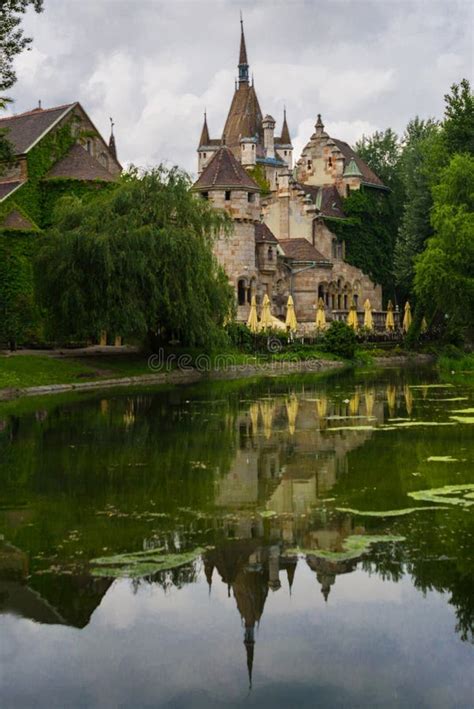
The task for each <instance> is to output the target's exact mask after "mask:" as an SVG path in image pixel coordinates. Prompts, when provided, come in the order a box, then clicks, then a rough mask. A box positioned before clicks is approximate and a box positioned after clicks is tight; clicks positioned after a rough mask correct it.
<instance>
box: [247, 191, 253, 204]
mask: <svg viewBox="0 0 474 709" xmlns="http://www.w3.org/2000/svg"><path fill="white" fill-rule="evenodd" d="M247 200H248V201H249V202H255V195H254V193H253V192H248V193H247Z"/></svg>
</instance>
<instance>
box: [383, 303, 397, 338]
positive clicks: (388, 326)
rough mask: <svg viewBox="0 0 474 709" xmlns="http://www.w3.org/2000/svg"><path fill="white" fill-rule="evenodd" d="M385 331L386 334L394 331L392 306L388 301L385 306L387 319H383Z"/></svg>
mask: <svg viewBox="0 0 474 709" xmlns="http://www.w3.org/2000/svg"><path fill="white" fill-rule="evenodd" d="M385 329H386V330H387V331H388V332H393V331H394V330H395V321H394V319H393V304H392V301H391V300H389V301H388V304H387V317H386V318H385Z"/></svg>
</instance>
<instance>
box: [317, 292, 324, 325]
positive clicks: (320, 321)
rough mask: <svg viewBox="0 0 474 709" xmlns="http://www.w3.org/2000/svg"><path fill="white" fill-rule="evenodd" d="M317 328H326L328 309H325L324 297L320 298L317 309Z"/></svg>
mask: <svg viewBox="0 0 474 709" xmlns="http://www.w3.org/2000/svg"><path fill="white" fill-rule="evenodd" d="M316 329H317V330H325V329H326V311H325V309H324V300H323V299H322V298H320V299H319V300H318V308H317V310H316Z"/></svg>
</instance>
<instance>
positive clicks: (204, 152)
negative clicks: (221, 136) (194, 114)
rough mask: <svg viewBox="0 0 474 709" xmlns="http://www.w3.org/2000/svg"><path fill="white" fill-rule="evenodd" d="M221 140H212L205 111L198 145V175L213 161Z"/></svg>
mask: <svg viewBox="0 0 474 709" xmlns="http://www.w3.org/2000/svg"><path fill="white" fill-rule="evenodd" d="M219 143H220V141H219V140H211V138H210V137H209V129H208V127H207V113H206V111H204V123H203V126H202V130H201V137H200V138H199V145H198V175H200V174H201V172H202V171H203V170H204V168H205V167H206V165H208V164H209V162H210V161H211V159H212V157H213V155H214V153H215V151H216V150H217V148H218V146H219Z"/></svg>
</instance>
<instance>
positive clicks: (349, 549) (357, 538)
mask: <svg viewBox="0 0 474 709" xmlns="http://www.w3.org/2000/svg"><path fill="white" fill-rule="evenodd" d="M403 541H405V537H400V536H395V535H390V534H382V535H364V534H353V535H351V536H350V537H347V538H346V539H344V541H343V543H342V547H343V551H329V550H328V549H300V548H296V549H287V550H286V551H285V556H294V555H295V554H304V555H305V556H315V557H316V558H318V559H328V560H329V561H348V560H350V559H358V558H359V557H361V556H362V555H363V554H365V553H366V552H367V551H368V550H369V549H370V547H371V546H372V544H380V543H390V542H403Z"/></svg>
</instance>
